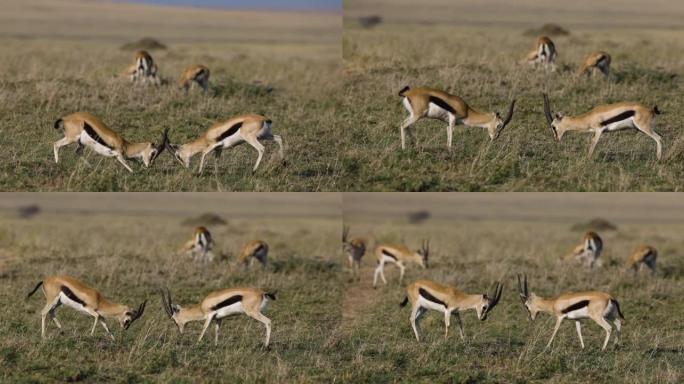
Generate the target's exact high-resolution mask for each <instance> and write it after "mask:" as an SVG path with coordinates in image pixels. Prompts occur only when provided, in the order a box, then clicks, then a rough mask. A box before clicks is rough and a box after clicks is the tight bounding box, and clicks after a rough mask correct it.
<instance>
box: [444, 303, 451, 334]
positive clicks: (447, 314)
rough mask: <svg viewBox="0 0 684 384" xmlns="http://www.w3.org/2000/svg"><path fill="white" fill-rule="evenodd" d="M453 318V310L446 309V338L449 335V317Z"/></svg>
mask: <svg viewBox="0 0 684 384" xmlns="http://www.w3.org/2000/svg"><path fill="white" fill-rule="evenodd" d="M450 318H451V311H449V310H448V309H447V310H446V311H444V340H446V339H447V338H448V336H449V325H450V324H449V319H450Z"/></svg>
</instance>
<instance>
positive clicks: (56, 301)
mask: <svg viewBox="0 0 684 384" xmlns="http://www.w3.org/2000/svg"><path fill="white" fill-rule="evenodd" d="M58 305H59V296H57V297H56V298H55V299H54V300H53V301H52V303H47V304H45V306H44V307H43V310H42V311H40V316H41V322H40V326H41V328H40V336H41V338H43V339H44V338H45V320H46V319H47V317H48V316H50V313H51V312H52V311H53V310H54V309H55V308H57V306H58Z"/></svg>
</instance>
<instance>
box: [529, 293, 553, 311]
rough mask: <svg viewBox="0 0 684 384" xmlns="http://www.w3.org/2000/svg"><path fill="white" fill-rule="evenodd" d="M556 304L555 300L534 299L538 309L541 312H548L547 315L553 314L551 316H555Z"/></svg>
mask: <svg viewBox="0 0 684 384" xmlns="http://www.w3.org/2000/svg"><path fill="white" fill-rule="evenodd" d="M554 302H555V300H549V299H545V298H543V297H540V296H535V297H534V304H535V305H536V306H537V308H539V310H540V311H541V312H546V313H548V314H551V315H553V314H554V311H553V303H554Z"/></svg>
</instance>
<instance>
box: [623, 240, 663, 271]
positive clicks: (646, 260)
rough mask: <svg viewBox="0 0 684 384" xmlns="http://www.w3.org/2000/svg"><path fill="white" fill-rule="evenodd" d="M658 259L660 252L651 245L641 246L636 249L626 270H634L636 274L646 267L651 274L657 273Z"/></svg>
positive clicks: (626, 265)
mask: <svg viewBox="0 0 684 384" xmlns="http://www.w3.org/2000/svg"><path fill="white" fill-rule="evenodd" d="M657 258H658V251H657V250H656V249H655V248H654V247H652V246H650V245H640V246H638V247H636V249H635V250H634V252H632V255H631V256H630V257H629V259H628V260H627V263H626V264H625V269H632V270H634V273H637V272H639V270H640V269H642V267H643V266H644V265H645V266H647V267H648V268H649V269H650V270H651V272H653V273H655V271H656V259H657Z"/></svg>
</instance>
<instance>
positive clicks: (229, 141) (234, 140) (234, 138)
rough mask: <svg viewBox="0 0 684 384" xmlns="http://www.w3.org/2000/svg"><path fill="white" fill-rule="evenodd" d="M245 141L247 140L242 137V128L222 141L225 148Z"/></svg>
mask: <svg viewBox="0 0 684 384" xmlns="http://www.w3.org/2000/svg"><path fill="white" fill-rule="evenodd" d="M244 141H245V140H244V139H243V138H242V136H241V135H240V130H239V129H238V131H237V132H235V133H233V134H232V135H231V136H228V137H226V138H225V139H223V141H222V143H223V148H230V147H234V146H236V145H238V144H240V143H242V142H244Z"/></svg>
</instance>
